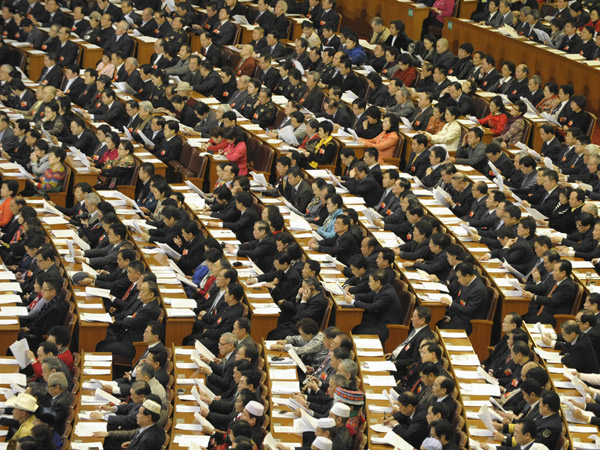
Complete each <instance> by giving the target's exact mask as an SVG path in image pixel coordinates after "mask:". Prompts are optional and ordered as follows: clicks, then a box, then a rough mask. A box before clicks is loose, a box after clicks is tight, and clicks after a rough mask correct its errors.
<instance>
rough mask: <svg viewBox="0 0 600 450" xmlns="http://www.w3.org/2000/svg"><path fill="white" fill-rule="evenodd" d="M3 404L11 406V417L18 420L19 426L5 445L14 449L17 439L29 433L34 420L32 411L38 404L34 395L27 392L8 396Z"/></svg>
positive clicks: (10, 449) (9, 448) (7, 406)
mask: <svg viewBox="0 0 600 450" xmlns="http://www.w3.org/2000/svg"><path fill="white" fill-rule="evenodd" d="M4 405H5V407H6V408H13V412H12V415H13V418H14V419H15V420H16V421H17V422H19V428H18V429H17V431H16V432H15V434H13V435H12V437H11V438H10V439H9V440H8V447H7V449H8V450H15V449H16V448H17V441H18V440H19V439H21V438H22V437H25V436H30V435H31V430H32V428H33V425H34V422H35V416H34V414H33V413H34V412H35V411H36V410H37V409H38V405H37V401H36V399H35V397H34V396H32V395H29V394H19V395H17V396H16V397H12V398H9V399H8V400H7V401H6V403H5V404H4Z"/></svg>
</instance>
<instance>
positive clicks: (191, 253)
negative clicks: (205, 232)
mask: <svg viewBox="0 0 600 450" xmlns="http://www.w3.org/2000/svg"><path fill="white" fill-rule="evenodd" d="M204 242H205V239H204V237H203V236H202V234H198V235H197V236H195V237H194V239H192V240H191V241H190V242H188V243H187V244H186V247H185V248H184V249H183V251H182V254H181V258H179V261H177V265H178V266H179V268H180V269H181V270H183V272H184V273H185V274H186V275H191V274H193V273H194V270H195V269H196V267H198V265H199V264H200V263H201V262H202V261H203V259H204V256H203V253H204Z"/></svg>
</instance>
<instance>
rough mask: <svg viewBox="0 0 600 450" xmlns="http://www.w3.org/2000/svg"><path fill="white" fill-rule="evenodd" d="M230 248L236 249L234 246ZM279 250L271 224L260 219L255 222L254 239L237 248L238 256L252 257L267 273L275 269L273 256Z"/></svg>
mask: <svg viewBox="0 0 600 450" xmlns="http://www.w3.org/2000/svg"><path fill="white" fill-rule="evenodd" d="M230 250H235V249H234V248H233V247H231V248H230ZM276 252H277V248H276V245H275V237H274V236H273V235H272V234H271V229H270V228H269V224H268V223H266V222H263V221H262V220H259V221H257V222H255V223H254V240H253V241H250V242H248V243H247V244H242V245H240V247H239V248H238V250H237V255H238V256H245V257H247V258H250V259H251V260H252V261H254V263H255V264H256V265H257V266H258V267H259V268H260V270H262V271H263V272H265V273H267V272H269V271H271V270H273V257H274V255H275V253H276Z"/></svg>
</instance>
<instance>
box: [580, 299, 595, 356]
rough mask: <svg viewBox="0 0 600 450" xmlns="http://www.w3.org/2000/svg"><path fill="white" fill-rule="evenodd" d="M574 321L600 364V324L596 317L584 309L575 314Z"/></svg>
mask: <svg viewBox="0 0 600 450" xmlns="http://www.w3.org/2000/svg"><path fill="white" fill-rule="evenodd" d="M588 297H589V296H588ZM586 303H587V302H586ZM576 320H577V323H579V328H580V329H581V332H582V334H585V335H587V336H588V337H589V338H590V341H591V342H592V346H593V347H594V350H595V352H596V358H597V359H598V361H599V362H600V358H598V356H600V323H599V319H598V317H596V315H594V313H593V312H592V311H590V310H589V309H584V310H581V311H579V312H578V313H577V317H576Z"/></svg>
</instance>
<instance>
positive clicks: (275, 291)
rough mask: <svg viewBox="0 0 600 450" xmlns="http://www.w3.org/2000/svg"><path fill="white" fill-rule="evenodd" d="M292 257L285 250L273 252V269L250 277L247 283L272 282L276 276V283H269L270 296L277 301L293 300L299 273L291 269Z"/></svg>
mask: <svg viewBox="0 0 600 450" xmlns="http://www.w3.org/2000/svg"><path fill="white" fill-rule="evenodd" d="M291 262H292V258H291V256H290V254H289V253H287V252H279V253H276V254H275V258H274V260H273V266H274V270H271V271H270V272H267V273H264V274H263V275H259V276H258V277H256V278H250V279H249V280H248V282H247V284H248V285H250V284H254V283H256V282H260V281H266V282H267V283H270V282H272V281H273V280H274V279H275V278H277V280H278V283H277V284H274V285H271V286H270V287H271V288H272V289H271V297H273V300H274V301H275V302H276V303H277V302H279V301H280V300H289V301H293V300H295V299H296V293H297V292H298V289H299V287H300V284H301V279H300V274H299V273H298V271H297V270H294V269H291Z"/></svg>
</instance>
